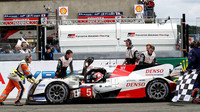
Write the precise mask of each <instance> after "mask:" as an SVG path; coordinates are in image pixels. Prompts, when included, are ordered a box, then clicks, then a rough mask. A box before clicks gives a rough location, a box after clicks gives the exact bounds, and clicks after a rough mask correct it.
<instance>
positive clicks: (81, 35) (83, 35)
mask: <svg viewBox="0 0 200 112" xmlns="http://www.w3.org/2000/svg"><path fill="white" fill-rule="evenodd" d="M85 37H110V35H102V34H94V35H92V34H90V35H87V34H68V36H67V38H85Z"/></svg>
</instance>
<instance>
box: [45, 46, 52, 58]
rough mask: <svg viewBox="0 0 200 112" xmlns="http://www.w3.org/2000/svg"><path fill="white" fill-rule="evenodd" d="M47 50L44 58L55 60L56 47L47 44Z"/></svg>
mask: <svg viewBox="0 0 200 112" xmlns="http://www.w3.org/2000/svg"><path fill="white" fill-rule="evenodd" d="M46 50H47V51H46V52H45V53H44V57H43V58H44V60H53V53H54V49H53V48H51V46H50V45H46Z"/></svg>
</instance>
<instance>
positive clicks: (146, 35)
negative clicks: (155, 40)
mask: <svg viewBox="0 0 200 112" xmlns="http://www.w3.org/2000/svg"><path fill="white" fill-rule="evenodd" d="M127 36H128V37H148V36H154V37H159V36H167V37H168V36H169V34H167V33H166V34H165V33H149V34H145V33H134V32H132V33H128V35H127Z"/></svg>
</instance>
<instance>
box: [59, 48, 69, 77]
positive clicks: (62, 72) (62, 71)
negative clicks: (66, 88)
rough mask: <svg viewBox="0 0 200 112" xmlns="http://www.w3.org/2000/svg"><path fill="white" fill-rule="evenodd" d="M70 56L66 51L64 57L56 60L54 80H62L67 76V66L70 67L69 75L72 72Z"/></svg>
mask: <svg viewBox="0 0 200 112" xmlns="http://www.w3.org/2000/svg"><path fill="white" fill-rule="evenodd" d="M72 54H73V52H72V51H71V50H67V51H66V54H65V56H62V57H60V58H59V59H58V65H57V71H56V76H55V78H64V77H66V76H67V73H66V70H67V68H68V66H69V67H70V73H72V72H73V65H72Z"/></svg>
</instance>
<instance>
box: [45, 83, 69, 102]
mask: <svg viewBox="0 0 200 112" xmlns="http://www.w3.org/2000/svg"><path fill="white" fill-rule="evenodd" d="M45 96H46V99H47V102H48V103H53V104H61V103H64V102H66V101H67V99H68V96H69V89H68V87H67V86H66V85H65V84H64V83H61V82H56V83H55V82H54V83H51V84H49V85H48V86H47V88H46V91H45Z"/></svg>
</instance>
